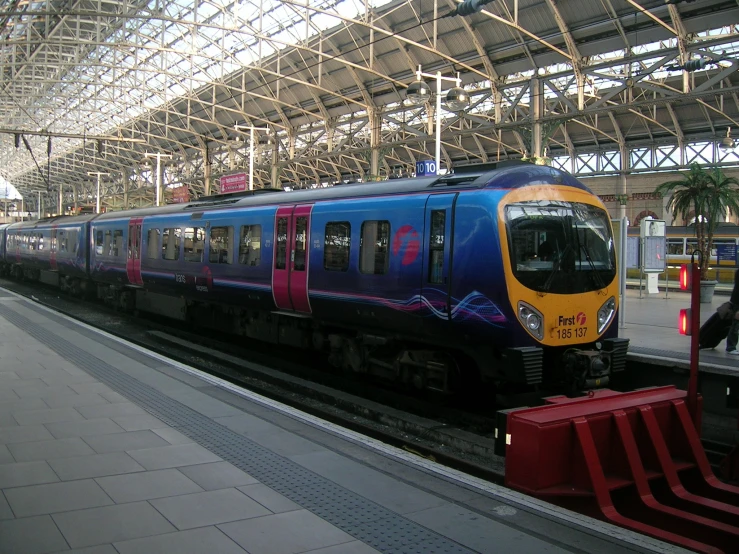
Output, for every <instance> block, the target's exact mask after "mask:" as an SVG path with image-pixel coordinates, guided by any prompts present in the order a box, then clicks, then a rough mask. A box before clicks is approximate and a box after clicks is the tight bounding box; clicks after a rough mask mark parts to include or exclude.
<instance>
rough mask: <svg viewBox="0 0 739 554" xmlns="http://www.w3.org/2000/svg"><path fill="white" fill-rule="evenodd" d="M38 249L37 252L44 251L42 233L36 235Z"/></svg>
mask: <svg viewBox="0 0 739 554" xmlns="http://www.w3.org/2000/svg"><path fill="white" fill-rule="evenodd" d="M38 249H39V250H43V249H44V235H43V234H42V233H39V234H38Z"/></svg>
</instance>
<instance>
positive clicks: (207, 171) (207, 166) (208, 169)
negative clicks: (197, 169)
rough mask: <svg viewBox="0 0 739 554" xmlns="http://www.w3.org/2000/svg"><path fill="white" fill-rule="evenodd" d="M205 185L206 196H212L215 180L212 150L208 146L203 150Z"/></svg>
mask: <svg viewBox="0 0 739 554" xmlns="http://www.w3.org/2000/svg"><path fill="white" fill-rule="evenodd" d="M203 185H204V188H205V191H204V192H205V196H210V191H211V187H212V185H213V178H212V176H211V165H210V148H208V145H207V144H206V145H205V148H203Z"/></svg>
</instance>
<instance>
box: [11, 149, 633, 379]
mask: <svg viewBox="0 0 739 554" xmlns="http://www.w3.org/2000/svg"><path fill="white" fill-rule="evenodd" d="M0 241H1V244H2V248H0V264H1V265H0V269H1V270H2V272H3V274H5V275H10V276H13V277H15V278H18V279H24V280H30V281H41V282H45V283H47V284H50V285H54V286H58V287H59V288H61V289H62V290H63V291H65V292H68V293H69V294H72V295H77V296H87V297H95V298H97V299H99V300H102V301H104V302H106V303H108V304H110V305H112V306H115V307H116V308H118V309H121V310H126V311H136V310H138V311H139V312H150V313H154V314H159V315H163V316H166V317H169V318H174V319H177V320H181V321H184V322H188V323H186V325H189V324H192V326H193V327H195V328H200V327H202V328H208V329H210V330H215V332H216V333H217V334H218V333H223V334H224V335H225V334H228V335H237V336H243V337H248V338H250V339H257V340H260V341H266V342H269V343H272V344H275V345H289V346H293V347H297V348H302V349H309V350H313V351H321V352H324V353H325V354H326V355H327V359H328V361H329V362H330V363H331V364H332V365H334V366H336V367H338V368H340V369H341V370H345V371H347V372H350V373H370V374H374V375H378V376H381V377H383V378H385V379H390V380H392V381H394V382H396V383H398V384H400V385H402V386H405V387H408V388H412V389H422V390H429V391H437V392H439V391H440V392H442V393H449V392H454V391H455V390H459V388H461V387H465V386H477V384H483V383H487V384H492V385H494V386H495V387H510V388H511V389H520V390H532V389H536V388H544V387H547V390H549V389H551V388H557V389H561V388H567V389H568V390H571V391H582V390H586V389H592V388H598V387H603V386H605V385H607V384H608V382H609V379H611V378H612V375H613V374H614V373H615V372H618V371H622V370H624V368H625V361H626V353H627V350H628V339H625V338H621V337H619V336H618V324H617V323H616V321H617V319H618V318H617V314H618V308H619V296H618V290H619V286H618V278H617V267H616V255H615V250H614V240H613V233H612V228H611V222H610V218H609V216H608V212H607V211H606V209H605V207H604V205H603V204H602V202H601V201H600V200H599V198H598V197H597V196H596V195H594V194H592V192H591V191H590V190H589V189H588V188H587V187H586V186H585V185H583V184H582V183H580V182H579V181H578V180H576V179H575V178H574V177H573V176H571V175H569V174H567V173H565V172H562V171H559V170H557V169H553V168H550V167H546V166H537V165H533V164H528V163H518V164H516V163H514V164H485V165H481V166H469V167H466V168H458V169H456V170H455V171H454V172H453V173H450V174H447V175H441V176H425V177H416V178H408V179H394V180H391V181H386V182H375V183H371V184H370V183H367V184H351V185H349V184H347V185H338V186H334V187H331V188H323V189H312V190H299V191H293V192H284V191H278V190H273V189H264V190H256V191H252V192H250V193H247V194H244V195H241V196H226V197H213V198H209V197H206V198H201V199H198V200H195V201H192V202H190V203H186V204H172V205H168V206H163V207H151V208H142V209H135V210H128V211H120V212H109V213H105V214H88V215H79V216H68V217H56V218H48V219H43V220H37V221H28V222H20V223H14V224H10V225H6V226H3V227H2V228H0ZM210 332H212V331H210Z"/></svg>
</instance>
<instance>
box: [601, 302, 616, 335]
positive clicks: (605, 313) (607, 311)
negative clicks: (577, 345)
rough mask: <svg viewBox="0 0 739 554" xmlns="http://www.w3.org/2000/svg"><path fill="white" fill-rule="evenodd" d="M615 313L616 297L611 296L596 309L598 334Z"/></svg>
mask: <svg viewBox="0 0 739 554" xmlns="http://www.w3.org/2000/svg"><path fill="white" fill-rule="evenodd" d="M615 313H616V299H615V298H614V297H613V296H611V297H610V298H609V299H608V300H606V302H605V304H603V305H602V306H601V307H600V310H598V334H599V335H600V334H601V333H602V332H603V329H605V328H606V327H607V326H608V324H609V323H610V322H611V320H612V319H613V314H615Z"/></svg>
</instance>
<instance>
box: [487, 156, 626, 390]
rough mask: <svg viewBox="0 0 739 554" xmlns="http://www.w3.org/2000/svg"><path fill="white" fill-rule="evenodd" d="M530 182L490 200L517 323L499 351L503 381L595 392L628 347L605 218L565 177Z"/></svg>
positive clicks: (551, 174)
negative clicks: (494, 204)
mask: <svg viewBox="0 0 739 554" xmlns="http://www.w3.org/2000/svg"><path fill="white" fill-rule="evenodd" d="M537 176H538V177H539V178H538V179H529V182H528V183H527V184H526V185H525V186H519V187H515V188H514V187H511V188H510V189H509V190H507V191H505V190H502V191H501V192H500V194H501V196H500V197H499V198H498V204H497V226H498V228H497V231H498V236H499V238H500V243H501V261H502V269H503V272H504V274H505V279H504V282H505V286H506V295H507V297H508V299H509V301H510V309H511V311H513V312H514V313H515V316H514V317H515V319H516V320H517V321H516V325H514V326H512V328H511V329H509V332H510V334H509V339H508V340H509V343H508V344H509V347H508V348H505V349H504V350H503V351H502V358H503V361H504V363H505V365H506V371H507V378H508V380H509V381H514V382H519V383H525V384H535V383H541V384H543V385H545V386H546V387H547V388H556V389H559V390H562V389H565V390H566V391H568V392H575V391H579V390H586V389H592V388H599V387H604V386H606V385H608V383H609V381H610V378H611V375H612V373H613V372H616V371H621V370H623V369H624V367H625V362H626V353H627V350H628V339H623V338H619V337H618V323H617V320H618V302H619V280H618V271H617V262H616V251H615V244H614V240H613V232H612V228H611V221H610V217H609V215H608V212H607V211H606V209H605V207H604V206H603V204H602V202H601V201H600V200H599V199H598V197H597V196H595V195H594V194H592V193H591V192H590V191H589V190H588V189H587V188H586V187H585V186H584V185H582V184H581V183H580V182H579V181H577V180H576V179H575V178H574V177H572V176H570V175H568V174H565V173H562V172H559V171H556V170H552V169H551V168H547V170H544V171H542V172H541V173H540V174H539V175H537ZM545 176H546V178H544V177H545ZM532 181H533V182H532ZM512 315H513V314H512Z"/></svg>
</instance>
